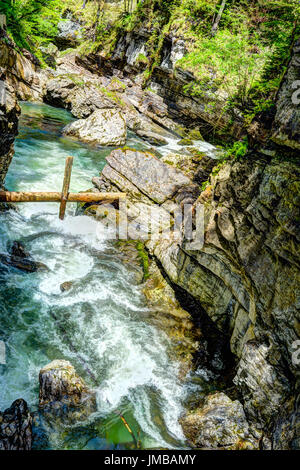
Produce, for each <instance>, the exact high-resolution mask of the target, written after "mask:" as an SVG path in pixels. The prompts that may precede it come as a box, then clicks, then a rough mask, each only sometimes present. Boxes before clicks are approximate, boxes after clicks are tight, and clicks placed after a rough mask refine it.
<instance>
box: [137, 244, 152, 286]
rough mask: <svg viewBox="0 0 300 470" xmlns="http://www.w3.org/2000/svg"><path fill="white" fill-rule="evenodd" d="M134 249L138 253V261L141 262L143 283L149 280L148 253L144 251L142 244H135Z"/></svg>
mask: <svg viewBox="0 0 300 470" xmlns="http://www.w3.org/2000/svg"><path fill="white" fill-rule="evenodd" d="M136 249H137V251H138V254H139V257H140V260H141V265H142V266H143V271H144V276H143V282H145V281H147V279H149V257H148V253H147V251H146V249H145V245H144V244H143V243H142V242H137V243H136Z"/></svg>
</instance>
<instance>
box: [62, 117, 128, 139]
mask: <svg viewBox="0 0 300 470" xmlns="http://www.w3.org/2000/svg"><path fill="white" fill-rule="evenodd" d="M63 133H64V134H65V135H68V136H72V137H76V138H78V139H80V140H81V141H83V142H89V143H94V144H97V145H103V146H117V145H124V144H125V143H126V138H127V130H126V121H125V119H124V118H123V116H122V114H121V113H120V111H118V110H113V109H103V110H102V109H101V110H97V111H94V113H93V114H91V116H90V117H88V118H87V119H79V120H78V121H75V122H73V123H71V124H69V125H68V126H66V127H65V128H64V130H63Z"/></svg>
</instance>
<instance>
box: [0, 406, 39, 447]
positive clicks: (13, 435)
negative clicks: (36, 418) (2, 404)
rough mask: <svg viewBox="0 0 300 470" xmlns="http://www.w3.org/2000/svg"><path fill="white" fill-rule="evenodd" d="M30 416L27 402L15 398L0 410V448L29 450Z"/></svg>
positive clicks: (30, 441) (30, 440) (30, 443)
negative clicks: (2, 411) (6, 407)
mask: <svg viewBox="0 0 300 470" xmlns="http://www.w3.org/2000/svg"><path fill="white" fill-rule="evenodd" d="M31 445H32V418H31V416H30V413H29V410H28V407H27V403H26V402H25V401H24V400H21V399H20V400H16V401H14V402H13V404H12V405H11V407H10V408H8V409H7V410H5V411H4V413H1V412H0V450H31Z"/></svg>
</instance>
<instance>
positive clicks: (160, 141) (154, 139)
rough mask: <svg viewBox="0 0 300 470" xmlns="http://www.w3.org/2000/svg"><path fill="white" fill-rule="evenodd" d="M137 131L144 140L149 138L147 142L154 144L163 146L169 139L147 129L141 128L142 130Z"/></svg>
mask: <svg viewBox="0 0 300 470" xmlns="http://www.w3.org/2000/svg"><path fill="white" fill-rule="evenodd" d="M136 133H137V135H138V136H139V137H141V138H142V139H144V140H147V142H149V143H150V144H152V145H157V146H161V145H167V144H168V141H167V140H166V139H164V138H163V137H162V136H161V135H159V134H155V133H154V132H147V131H144V130H141V129H140V130H137V131H136Z"/></svg>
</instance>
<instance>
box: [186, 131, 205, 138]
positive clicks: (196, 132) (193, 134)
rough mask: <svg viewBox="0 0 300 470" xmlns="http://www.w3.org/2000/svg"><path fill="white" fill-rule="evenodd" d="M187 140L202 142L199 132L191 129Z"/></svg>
mask: <svg viewBox="0 0 300 470" xmlns="http://www.w3.org/2000/svg"><path fill="white" fill-rule="evenodd" d="M188 138H189V139H192V140H204V139H203V137H202V135H201V132H200V131H198V130H197V129H192V130H191V131H190V132H189V134H188Z"/></svg>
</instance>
